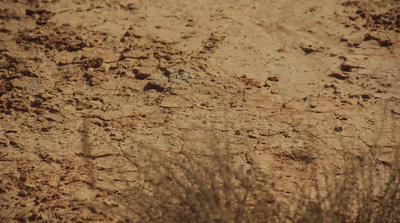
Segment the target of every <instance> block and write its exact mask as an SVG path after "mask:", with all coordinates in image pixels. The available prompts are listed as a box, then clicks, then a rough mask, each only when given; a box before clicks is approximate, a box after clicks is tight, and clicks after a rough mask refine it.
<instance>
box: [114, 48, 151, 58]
mask: <svg viewBox="0 0 400 223" xmlns="http://www.w3.org/2000/svg"><path fill="white" fill-rule="evenodd" d="M150 54H151V52H150V51H142V50H129V51H126V52H123V53H122V54H121V60H123V59H125V58H133V59H147V58H149V56H150Z"/></svg>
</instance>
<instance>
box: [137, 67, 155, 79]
mask: <svg viewBox="0 0 400 223" xmlns="http://www.w3.org/2000/svg"><path fill="white" fill-rule="evenodd" d="M133 73H134V74H135V77H136V78H137V79H142V80H143V79H146V78H148V77H150V76H151V74H152V73H153V69H152V68H151V67H136V68H135V69H133Z"/></svg>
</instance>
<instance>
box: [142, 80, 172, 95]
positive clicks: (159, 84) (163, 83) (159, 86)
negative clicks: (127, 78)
mask: <svg viewBox="0 0 400 223" xmlns="http://www.w3.org/2000/svg"><path fill="white" fill-rule="evenodd" d="M167 81H168V80H167V78H156V79H152V80H150V81H149V82H148V83H147V84H146V86H145V87H144V90H145V91H147V90H150V89H155V90H156V91H159V92H163V91H165V90H166V89H167Z"/></svg>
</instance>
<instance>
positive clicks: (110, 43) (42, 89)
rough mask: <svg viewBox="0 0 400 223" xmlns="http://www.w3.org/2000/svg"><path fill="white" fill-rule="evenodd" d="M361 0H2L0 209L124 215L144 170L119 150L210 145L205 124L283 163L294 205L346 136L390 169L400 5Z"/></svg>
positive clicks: (246, 158) (84, 216) (255, 155)
mask: <svg viewBox="0 0 400 223" xmlns="http://www.w3.org/2000/svg"><path fill="white" fill-rule="evenodd" d="M364 2H367V1H343V0H336V1H320V0H279V1H273V0H241V1H237V0H223V1H222V0H212V1H211V0H193V1H183V0H171V1H164V0H163V1H161V0H153V1H140V0H119V1H108V0H104V1H103V0H101V1H89V0H84V1H78V0H72V1H67V0H27V1H23V0H15V1H11V0H4V1H1V2H0V22H1V23H0V205H1V206H0V219H2V220H3V222H26V221H28V222H31V221H33V222H34V221H39V222H56V221H59V222H98V221H99V222H100V221H104V222H123V221H125V219H129V212H125V211H124V210H126V207H129V202H126V199H125V200H124V199H123V197H124V194H125V193H126V191H129V189H130V188H131V187H132V185H135V184H137V182H138V181H139V178H140V176H139V174H138V171H137V169H136V168H135V167H134V166H132V165H130V162H129V160H127V159H126V157H125V156H124V155H122V154H123V152H125V153H129V154H131V156H132V157H136V158H138V157H139V158H140V156H141V155H142V154H143V153H144V151H143V150H144V148H142V147H141V146H139V145H140V144H146V145H149V146H151V147H153V148H157V149H158V150H160V151H163V152H165V153H173V152H179V151H180V150H182V149H183V148H189V149H190V147H199V148H201V147H202V146H206V145H207V142H208V141H209V140H210V139H209V136H210V134H207V133H209V132H213V134H214V135H215V138H216V139H217V140H220V141H221V142H225V143H228V144H229V154H230V155H231V157H232V159H233V160H234V162H236V163H237V164H238V165H240V164H242V165H245V166H246V165H247V166H249V165H252V166H257V167H259V168H260V169H261V170H262V171H265V172H266V173H273V175H274V176H275V177H276V178H275V181H276V185H275V186H276V191H275V194H274V196H275V199H276V201H275V202H280V203H282V204H283V205H294V206H295V205H297V203H296V202H294V201H296V198H299V197H300V195H301V194H302V193H303V189H304V188H307V185H315V184H317V183H318V179H322V178H323V176H325V175H326V174H334V173H336V174H340V173H341V172H343V171H344V168H346V165H345V163H346V160H345V158H344V156H343V151H347V152H348V151H350V153H351V154H355V155H356V156H359V157H362V155H363V154H364V153H365V152H366V151H368V150H373V152H374V154H375V160H374V161H373V162H374V168H375V169H376V172H375V175H374V180H375V181H376V182H378V184H383V183H384V180H385V176H386V175H387V172H388V168H389V167H390V165H391V162H393V159H394V152H395V151H394V150H395V146H396V142H398V140H399V135H400V134H399V133H400V132H399V127H400V20H399V19H400V8H399V2H398V1H386V3H382V2H383V1H382V2H375V3H374V2H372V1H368V3H364ZM310 165H312V168H309V167H310ZM311 169H312V170H311ZM312 174H313V176H316V178H313V177H310V175H312ZM306 192H307V190H306ZM307 193H308V194H307V196H310V197H313V196H315V192H313V191H308V192H307ZM133 220H134V219H133Z"/></svg>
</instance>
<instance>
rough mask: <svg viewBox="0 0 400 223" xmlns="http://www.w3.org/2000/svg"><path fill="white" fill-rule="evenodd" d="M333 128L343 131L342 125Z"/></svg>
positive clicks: (336, 130)
mask: <svg viewBox="0 0 400 223" xmlns="http://www.w3.org/2000/svg"><path fill="white" fill-rule="evenodd" d="M333 130H334V131H335V132H341V131H343V128H342V127H341V126H335V128H334V129H333Z"/></svg>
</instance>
